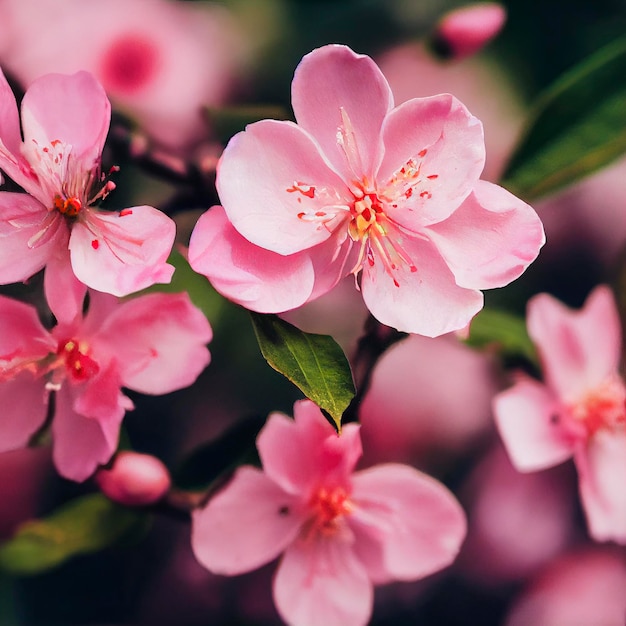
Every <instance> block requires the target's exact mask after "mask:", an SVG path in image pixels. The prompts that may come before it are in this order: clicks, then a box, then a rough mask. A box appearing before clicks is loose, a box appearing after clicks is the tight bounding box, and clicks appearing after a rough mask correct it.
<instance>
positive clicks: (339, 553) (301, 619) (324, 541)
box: [274, 537, 374, 626]
mask: <svg viewBox="0 0 626 626" xmlns="http://www.w3.org/2000/svg"><path fill="white" fill-rule="evenodd" d="M373 595H374V594H373V587H372V583H371V581H370V579H369V577H368V575H367V572H366V571H365V568H364V567H363V565H362V563H361V562H360V561H359V560H358V559H357V558H356V556H355V555H354V552H353V550H352V544H351V543H349V542H347V541H341V540H336V538H334V537H329V538H325V537H319V538H317V539H314V540H310V541H296V542H295V543H294V544H292V545H291V546H289V548H287V550H286V552H285V554H284V556H283V558H282V560H281V562H280V565H279V567H278V571H277V572H276V576H275V578H274V602H275V604H276V608H277V609H278V612H279V613H280V615H281V617H282V618H283V619H284V620H285V622H287V624H289V626H365V624H367V622H368V620H369V618H370V615H371V613H372V604H373Z"/></svg>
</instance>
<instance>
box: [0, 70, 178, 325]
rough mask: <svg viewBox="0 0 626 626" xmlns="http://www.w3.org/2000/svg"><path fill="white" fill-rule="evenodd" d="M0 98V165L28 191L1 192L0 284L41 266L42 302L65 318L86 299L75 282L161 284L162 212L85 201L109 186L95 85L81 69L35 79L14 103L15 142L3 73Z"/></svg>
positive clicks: (129, 287)
mask: <svg viewBox="0 0 626 626" xmlns="http://www.w3.org/2000/svg"><path fill="white" fill-rule="evenodd" d="M0 103H1V104H0V106H1V108H0V110H1V114H0V168H2V169H3V170H4V171H5V172H6V174H7V175H8V176H10V177H11V178H12V179H13V180H14V181H15V182H16V183H18V184H19V185H20V186H22V187H23V188H24V189H25V190H26V191H27V192H28V193H29V194H30V195H24V194H19V193H8V192H3V193H0V240H1V241H2V244H1V245H0V284H6V283H11V282H17V281H22V280H26V279H27V278H29V277H30V276H32V275H33V274H34V273H36V272H37V271H39V270H40V269H41V268H43V267H44V266H46V277H45V287H46V292H47V296H48V299H49V300H50V301H51V302H52V303H55V304H54V305H53V306H55V308H56V309H57V310H59V312H62V313H63V315H64V316H65V317H66V318H68V319H71V318H72V317H73V316H74V314H75V313H76V312H77V311H78V310H79V309H80V306H81V304H82V300H83V296H84V287H81V286H80V285H79V284H78V282H77V281H76V279H78V281H80V282H81V283H84V284H85V285H87V286H88V287H91V288H92V289H96V290H98V291H103V292H106V293H111V294H113V295H117V296H122V295H127V294H129V293H132V292H134V291H138V290H139V289H143V288H145V287H148V286H149V285H152V284H153V283H155V282H161V283H162V282H169V281H170V279H171V276H172V272H173V271H174V269H173V268H172V266H170V265H168V264H167V263H166V260H167V257H168V255H169V253H170V251H171V248H172V244H173V241H174V234H175V226H174V223H173V221H172V220H171V219H170V218H168V217H167V216H166V215H164V214H163V213H161V212H160V211H157V210H156V209H154V208H152V207H149V206H137V207H133V208H130V209H124V210H123V211H120V212H119V213H114V212H110V211H101V210H98V209H96V208H94V207H93V206H92V205H93V204H94V203H95V202H97V201H98V200H100V199H102V198H104V197H105V196H106V195H107V194H108V193H109V191H111V190H112V189H113V188H114V185H113V183H112V182H106V183H105V182H104V179H103V177H102V176H101V173H100V155H101V152H102V148H103V146H104V141H105V138H106V135H107V132H108V128H109V120H110V104H109V101H108V100H107V97H106V94H105V93H104V90H103V89H102V87H101V86H100V85H99V84H98V82H97V81H96V80H95V79H94V78H93V77H92V76H91V75H90V74H87V73H86V72H79V73H77V74H74V75H72V76H64V75H60V74H50V75H46V76H43V77H42V78H40V79H38V80H37V81H35V82H34V83H33V84H32V85H31V87H30V88H29V89H28V91H27V92H26V95H25V96H24V99H23V101H22V129H21V130H22V132H23V135H24V140H23V141H22V139H21V134H20V124H19V117H18V110H17V104H16V102H15V98H14V96H13V94H12V92H11V90H10V87H9V85H8V83H7V81H6V79H5V78H4V76H3V75H2V73H1V72H0ZM72 272H73V273H74V275H75V276H76V279H74V278H73V277H72V276H71V274H72ZM61 302H62V303H63V306H62V305H61ZM65 307H67V309H65V311H64V312H63V311H61V309H62V308H65Z"/></svg>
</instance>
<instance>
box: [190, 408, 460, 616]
mask: <svg viewBox="0 0 626 626" xmlns="http://www.w3.org/2000/svg"><path fill="white" fill-rule="evenodd" d="M294 415H295V421H292V420H291V419H289V418H288V417H286V416H285V415H281V414H279V413H274V414H272V415H271V416H270V417H269V419H268V422H267V424H266V426H265V427H264V428H263V430H262V431H261V433H260V434H259V437H258V439H257V448H258V450H259V455H260V457H261V461H262V463H263V471H261V470H258V469H255V468H252V467H242V468H239V469H238V470H237V472H236V473H235V476H234V478H233V479H232V481H231V482H230V483H229V484H228V485H227V486H226V487H225V488H224V489H223V490H222V491H220V492H219V493H218V494H217V495H216V496H214V497H213V498H212V499H211V500H209V503H208V504H207V505H206V507H205V508H204V509H201V510H197V511H196V512H195V513H194V514H193V526H192V547H193V550H194V552H195V554H196V557H197V558H198V560H199V561H200V562H201V563H202V564H203V565H204V566H205V567H207V568H208V569H209V570H211V571H212V572H215V573H219V574H226V575H235V574H240V573H243V572H247V571H249V570H252V569H255V568H258V567H260V566H261V565H263V564H265V563H268V562H269V561H271V560H273V559H275V558H276V557H277V556H279V555H280V554H281V553H282V552H284V555H283V557H282V560H281V562H280V565H279V567H278V571H277V572H276V576H275V578H274V601H275V603H276V606H277V608H278V611H279V613H280V614H281V615H282V617H283V619H285V621H287V622H288V623H289V624H295V625H298V626H299V625H300V624H308V625H310V626H314V625H316V624H319V625H320V626H322V625H323V626H352V625H354V626H356V625H360V624H365V623H366V622H367V621H368V619H369V617H370V614H371V609H372V601H373V585H374V584H381V583H384V582H389V581H391V580H414V579H417V578H421V577H423V576H426V575H428V574H431V573H433V572H435V571H437V570H439V569H441V568H443V567H446V566H447V565H449V564H450V563H451V562H452V561H453V560H454V557H455V556H456V554H457V552H458V549H459V546H460V544H461V542H462V540H463V537H464V536H465V528H466V527H465V516H464V514H463V510H462V509H461V508H460V506H459V505H458V503H457V502H456V500H455V499H454V497H453V496H452V495H451V494H450V492H449V491H448V490H447V489H446V488H445V487H444V486H443V485H441V484H440V483H438V482H437V481H435V480H434V479H432V478H430V477H428V476H426V475H424V474H422V473H420V472H418V471H417V470H415V469H413V468H411V467H408V466H405V465H398V464H387V465H379V466H377V467H373V468H370V469H367V470H363V471H359V472H356V473H353V470H354V467H355V464H356V462H357V460H358V458H359V456H360V455H361V441H360V438H359V427H358V425H356V424H348V425H346V426H344V428H343V431H342V434H341V436H337V434H336V433H335V431H334V430H333V428H332V427H331V426H330V425H329V423H328V422H327V421H326V420H325V419H324V417H323V416H322V413H321V411H320V410H319V408H318V407H317V406H315V405H314V404H313V403H312V402H310V401H308V400H303V401H300V402H297V403H296V404H295V406H294Z"/></svg>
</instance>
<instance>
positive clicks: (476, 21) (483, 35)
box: [435, 2, 506, 59]
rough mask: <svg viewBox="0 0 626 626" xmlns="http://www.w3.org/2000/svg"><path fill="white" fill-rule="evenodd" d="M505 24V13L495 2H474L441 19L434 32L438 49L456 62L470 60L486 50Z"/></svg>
mask: <svg viewBox="0 0 626 626" xmlns="http://www.w3.org/2000/svg"><path fill="white" fill-rule="evenodd" d="M505 22H506V9H505V8H504V7H503V6H502V5H501V4H498V3H497V2H477V3H476V4H468V5H466V6H463V7H460V8H458V9H454V10H452V11H450V12H449V13H446V15H444V16H443V18H442V19H441V21H440V22H439V24H437V28H436V31H435V38H436V41H437V42H438V43H439V45H443V46H445V49H446V52H448V53H449V55H450V56H451V57H453V58H456V59H461V58H463V57H467V56H471V55H472V54H475V53H476V52H478V51H479V50H481V49H482V48H483V47H484V46H486V45H487V44H488V43H489V42H490V41H491V40H492V39H493V38H494V37H495V36H496V35H497V34H498V33H499V32H500V31H501V30H502V27H503V26H504V23H505Z"/></svg>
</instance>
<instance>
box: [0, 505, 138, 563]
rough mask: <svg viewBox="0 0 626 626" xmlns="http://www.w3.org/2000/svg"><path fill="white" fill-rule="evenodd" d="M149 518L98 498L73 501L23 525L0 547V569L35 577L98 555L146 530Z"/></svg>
mask: <svg viewBox="0 0 626 626" xmlns="http://www.w3.org/2000/svg"><path fill="white" fill-rule="evenodd" d="M147 519H148V516H147V515H146V513H145V512H142V511H134V510H131V509H127V508H124V507H121V506H119V505H117V504H114V503H113V502H111V501H110V500H108V499H107V498H105V497H104V496H103V495H101V494H92V495H88V496H83V497H81V498H77V499H75V500H72V501H71V502H69V503H67V504H65V505H64V506H62V507H60V508H58V509H57V510H56V511H54V513H52V514H51V515H49V516H48V517H46V518H43V519H38V520H32V521H28V522H25V523H24V524H22V525H21V526H20V527H19V529H18V530H17V533H16V534H15V535H14V537H13V538H12V539H10V540H9V541H7V542H6V543H4V544H3V545H2V546H0V569H1V570H2V571H4V572H7V573H10V574H14V575H29V574H38V573H40V572H44V571H46V570H49V569H51V568H53V567H55V566H57V565H59V564H61V563H63V562H64V561H66V560H68V559H70V558H71V557H73V556H76V555H79V554H88V553H91V552H97V551H99V550H102V549H103V548H106V547H108V546H110V545H113V544H114V543H116V542H117V541H119V540H120V539H122V538H124V537H127V536H129V535H130V534H131V533H134V532H138V530H139V529H140V527H141V528H143V527H145V524H146V522H147Z"/></svg>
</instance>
